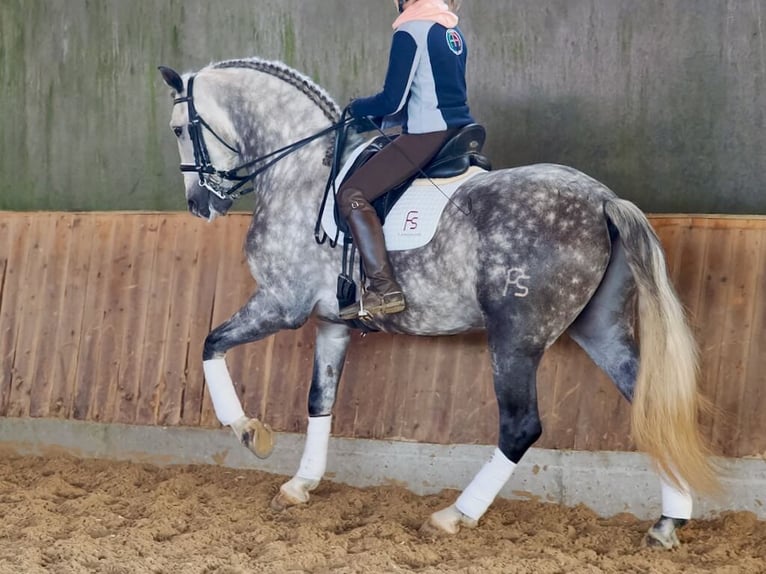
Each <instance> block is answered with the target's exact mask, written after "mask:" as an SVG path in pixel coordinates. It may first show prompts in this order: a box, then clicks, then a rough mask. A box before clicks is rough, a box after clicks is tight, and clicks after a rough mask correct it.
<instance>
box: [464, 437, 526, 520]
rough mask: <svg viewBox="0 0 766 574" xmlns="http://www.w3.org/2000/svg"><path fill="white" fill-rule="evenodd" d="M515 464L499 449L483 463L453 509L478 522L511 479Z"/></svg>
mask: <svg viewBox="0 0 766 574" xmlns="http://www.w3.org/2000/svg"><path fill="white" fill-rule="evenodd" d="M515 468H516V463H514V462H511V461H510V460H509V459H508V458H507V457H506V456H505V455H504V454H503V453H502V452H501V451H500V449H499V448H495V452H494V453H493V454H492V458H491V459H489V462H487V463H485V464H484V466H483V467H482V468H481V470H480V471H479V473H478V474H477V475H476V476H475V477H474V479H473V480H472V481H471V484H469V485H468V486H467V487H466V489H465V490H464V491H463V492H462V493H461V494H460V496H459V497H458V499H457V502H455V507H456V508H457V509H458V510H459V511H460V512H462V513H463V514H465V515H466V516H467V517H468V518H471V519H473V520H479V518H481V517H482V516H483V515H484V513H485V512H486V511H487V508H489V505H490V504H492V501H493V500H495V497H496V496H497V495H498V493H499V492H500V490H501V489H502V488H503V486H505V483H506V482H508V479H509V478H511V475H512V474H513V470H514V469H515Z"/></svg>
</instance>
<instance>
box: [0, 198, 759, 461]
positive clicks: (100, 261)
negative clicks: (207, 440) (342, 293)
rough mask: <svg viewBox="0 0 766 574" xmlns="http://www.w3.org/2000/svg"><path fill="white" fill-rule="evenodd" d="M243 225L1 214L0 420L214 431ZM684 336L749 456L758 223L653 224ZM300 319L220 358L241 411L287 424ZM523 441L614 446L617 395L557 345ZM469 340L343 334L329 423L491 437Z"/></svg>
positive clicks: (624, 426) (241, 270)
mask: <svg viewBox="0 0 766 574" xmlns="http://www.w3.org/2000/svg"><path fill="white" fill-rule="evenodd" d="M248 221H249V218H248V216H246V215H241V214H235V215H230V216H229V217H227V218H226V219H223V220H219V221H217V222H216V223H215V224H213V225H208V224H205V223H204V222H201V221H199V220H195V219H192V218H191V217H190V216H188V215H187V214H185V213H162V214H157V213H154V214H151V213H150V214H146V213H87V214H81V213H0V415H4V416H10V417H26V416H31V417H59V418H71V419H78V420H91V421H103V422H122V423H135V424H143V425H153V424H157V425H188V426H205V427H209V426H216V424H217V423H216V420H215V416H214V414H213V411H212V408H211V405H210V402H209V398H208V396H207V394H206V392H205V390H204V380H203V377H202V369H201V349H202V342H203V340H204V338H205V335H206V334H207V333H208V332H209V330H210V329H211V327H212V326H215V325H217V324H218V323H220V322H221V321H223V320H224V319H226V318H227V317H228V316H229V315H230V314H232V313H233V312H234V311H236V309H237V308H239V306H240V305H241V304H243V303H244V302H245V301H246V299H247V297H248V296H249V294H250V293H251V292H252V290H253V289H254V286H255V285H254V282H253V280H252V279H251V278H250V276H249V274H248V271H247V268H246V266H245V262H244V257H243V255H242V248H241V246H242V242H243V238H244V235H245V231H246V229H247V225H248ZM652 222H653V224H654V226H655V228H656V230H657V232H658V234H659V235H660V238H661V239H662V241H663V243H664V245H665V247H666V250H667V255H668V259H669V265H670V269H671V272H672V278H673V281H674V282H675V284H676V285H677V287H678V289H679V292H680V294H681V298H682V299H683V301H684V303H685V305H686V306H687V307H688V309H689V311H690V315H691V318H692V323H693V325H694V328H695V331H696V333H697V335H698V340H699V342H700V349H701V357H702V370H701V386H702V389H703V390H704V392H705V393H706V394H707V396H708V397H710V398H711V399H712V400H713V402H714V404H715V406H716V411H715V412H714V414H712V415H709V416H706V417H705V418H704V419H703V427H704V431H705V433H706V434H707V435H708V436H709V437H710V439H711V440H712V441H713V443H714V445H715V447H716V450H717V451H718V452H719V453H721V454H726V455H729V456H749V455H766V425H765V424H764V423H763V420H762V418H761V413H762V412H764V411H765V410H766V277H764V273H765V272H766V255H765V251H766V218H759V217H751V218H741V217H654V218H652ZM313 330H314V328H313V325H311V324H309V325H307V326H306V327H304V328H302V329H300V330H298V331H294V332H293V331H291V332H283V333H280V334H278V335H276V336H274V337H271V338H269V339H267V340H265V341H262V342H260V343H256V344H251V345H246V346H243V347H240V348H238V349H235V350H233V351H231V352H230V353H229V356H228V362H229V366H230V369H231V371H232V375H233V377H234V379H235V380H236V381H239V382H240V384H239V385H238V390H239V392H240V393H241V396H242V397H243V400H244V403H245V407H246V411H247V412H248V413H249V414H251V415H256V416H259V417H261V418H262V419H264V420H266V421H267V422H268V423H270V424H271V425H272V426H273V427H274V428H275V429H276V430H280V431H302V430H303V428H304V425H305V412H306V396H307V392H308V384H309V380H310V376H311V366H312V365H311V362H312V357H313ZM538 385H539V391H540V392H539V394H540V402H541V411H542V414H543V419H544V426H545V431H544V435H543V437H542V439H541V441H540V442H539V443H538V445H539V446H545V447H549V448H562V449H585V450H601V449H609V450H621V449H631V448H632V445H631V442H630V438H629V434H628V430H629V425H628V416H629V408H628V405H627V404H626V403H625V401H624V400H622V399H621V398H620V396H619V394H618V393H617V391H616V390H615V389H614V388H613V387H612V385H611V384H610V383H609V382H608V380H607V379H606V377H605V376H604V375H603V374H602V373H601V372H600V371H599V370H598V369H597V368H596V367H595V366H594V365H593V364H592V363H591V362H590V360H589V359H588V358H587V357H586V356H585V354H584V353H583V352H581V351H580V350H579V348H578V347H576V345H574V344H573V343H572V342H571V341H570V340H568V339H566V338H564V339H563V340H562V341H560V342H559V343H557V344H556V345H555V346H554V347H553V348H552V349H551V350H550V351H549V353H548V354H547V355H546V358H545V359H544V361H543V364H542V366H541V370H540V376H539V383H538ZM496 424H497V413H496V407H495V398H494V395H493V391H492V384H491V378H490V367H489V361H488V353H487V350H486V347H485V340H484V337H483V335H467V336H455V337H438V338H419V337H406V336H390V335H386V334H375V335H370V336H368V337H365V338H361V337H359V336H355V337H354V339H353V342H352V348H351V350H350V352H349V356H348V361H347V365H346V369H345V372H344V378H343V382H342V384H341V391H340V395H339V399H338V405H337V408H336V420H335V426H334V433H335V434H336V435H340V436H347V437H371V438H385V439H402V440H415V441H422V442H435V443H486V444H493V443H494V442H495V437H496Z"/></svg>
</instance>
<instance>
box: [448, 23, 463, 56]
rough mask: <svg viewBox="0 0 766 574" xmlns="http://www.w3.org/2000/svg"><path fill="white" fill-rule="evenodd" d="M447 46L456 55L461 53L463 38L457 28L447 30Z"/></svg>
mask: <svg viewBox="0 0 766 574" xmlns="http://www.w3.org/2000/svg"><path fill="white" fill-rule="evenodd" d="M447 46H449V49H450V50H451V51H452V53H453V54H455V55H456V56H459V55H460V54H462V53H463V38H461V37H460V34H459V33H458V31H457V30H453V29H450V30H447Z"/></svg>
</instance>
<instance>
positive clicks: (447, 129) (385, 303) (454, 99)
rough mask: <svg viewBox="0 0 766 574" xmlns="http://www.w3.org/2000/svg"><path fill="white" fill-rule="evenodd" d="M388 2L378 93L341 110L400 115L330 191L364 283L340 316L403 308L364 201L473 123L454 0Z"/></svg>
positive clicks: (421, 163) (372, 216)
mask: <svg viewBox="0 0 766 574" xmlns="http://www.w3.org/2000/svg"><path fill="white" fill-rule="evenodd" d="M394 2H395V3H396V4H397V7H398V9H399V17H398V18H397V19H396V20H395V21H394V24H393V28H394V36H393V40H392V44H391V53H390V56H389V62H388V72H387V73H386V79H385V83H384V85H383V91H381V92H380V93H379V94H377V95H375V96H371V97H368V98H360V99H356V100H353V101H352V102H351V104H349V111H350V113H351V115H352V116H353V117H354V118H356V119H362V118H366V117H372V118H374V119H380V118H382V117H383V116H388V115H391V114H395V113H397V112H399V111H403V112H404V115H403V118H404V121H403V126H402V132H403V133H402V134H401V135H400V136H399V137H398V138H396V139H395V140H394V142H393V143H391V144H389V145H388V146H386V147H385V148H383V150H381V151H380V152H378V153H377V154H376V155H374V156H373V157H372V158H371V159H370V160H369V161H368V162H367V163H366V164H364V165H363V166H362V167H361V168H360V169H359V170H357V171H356V172H355V173H354V174H353V175H352V176H351V177H349V178H348V180H346V182H345V183H344V184H343V185H342V186H341V188H340V190H339V191H338V194H337V198H336V201H337V203H338V207H339V208H340V212H341V213H342V214H343V217H345V218H346V220H347V221H348V225H349V228H350V230H351V235H352V236H353V238H354V241H355V242H356V245H357V248H358V250H359V254H360V256H361V258H362V263H363V265H364V271H365V274H366V275H367V277H368V278H369V287H368V289H367V291H366V292H365V293H364V295H363V296H362V300H361V305H360V304H359V303H354V304H353V305H350V306H348V307H345V308H343V309H341V311H340V315H341V317H342V318H343V319H354V318H356V317H358V316H360V315H362V314H364V313H369V314H376V313H378V314H380V313H399V312H401V311H403V310H404V308H405V306H406V303H405V300H404V294H403V293H402V288H401V287H400V285H399V283H398V282H397V281H396V279H395V278H394V273H393V270H392V268H391V263H390V261H389V259H388V252H387V251H386V244H385V239H384V236H383V229H382V226H381V223H380V220H379V219H378V216H377V214H376V213H375V209H374V208H373V207H372V206H371V205H370V204H371V202H372V201H374V200H375V199H376V198H378V197H380V196H381V195H383V194H384V193H386V192H387V191H389V190H390V189H392V188H394V187H396V186H397V185H399V184H400V183H402V182H404V181H406V180H407V179H409V178H410V177H411V176H413V175H415V174H416V173H418V171H419V170H420V169H421V168H422V167H423V166H425V165H426V164H427V163H428V162H429V161H430V160H431V159H432V158H433V157H434V156H435V155H436V153H437V152H438V151H439V150H440V149H441V147H442V145H443V144H444V143H445V142H446V141H447V140H448V139H449V138H450V137H452V136H453V135H455V133H457V131H458V130H459V128H461V127H463V126H466V125H468V124H470V123H473V121H474V120H473V118H472V117H471V113H470V111H469V109H468V104H467V97H466V83H465V66H466V56H467V50H466V45H465V40H464V39H463V35H462V34H461V32H460V30H459V29H458V28H457V22H458V17H457V16H456V15H455V13H454V10H456V8H457V6H456V5H457V2H458V0H450V1H449V2H448V3H447V2H444V1H442V0H394Z"/></svg>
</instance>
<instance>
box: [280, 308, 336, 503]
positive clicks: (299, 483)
mask: <svg viewBox="0 0 766 574" xmlns="http://www.w3.org/2000/svg"><path fill="white" fill-rule="evenodd" d="M350 338H351V333H350V330H349V329H348V327H346V326H345V325H338V324H334V323H327V322H324V321H320V323H319V326H318V328H317V339H316V348H315V352H314V373H313V376H312V378H311V389H310V391H309V405H308V407H309V408H308V411H309V413H308V414H309V416H308V428H307V430H306V446H305V448H304V450H303V456H302V457H301V462H300V465H299V466H298V471H297V472H296V473H295V476H293V477H292V478H291V479H290V480H289V481H287V482H286V483H285V484H283V485H282V487H281V488H280V489H279V493H277V495H276V496H275V497H274V499H273V500H272V501H271V506H272V508H273V509H274V510H284V509H285V508H287V507H288V506H294V505H296V504H303V503H306V502H308V500H309V492H311V491H312V490H314V489H315V488H316V487H317V486H318V485H319V481H320V480H321V479H322V476H323V475H324V471H325V468H326V466H327V445H328V443H329V441H330V430H331V427H332V407H333V405H334V404H335V396H336V392H337V390H338V381H339V380H340V375H341V372H342V371H343V364H344V362H345V360H346V350H347V349H348V343H349V340H350Z"/></svg>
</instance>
